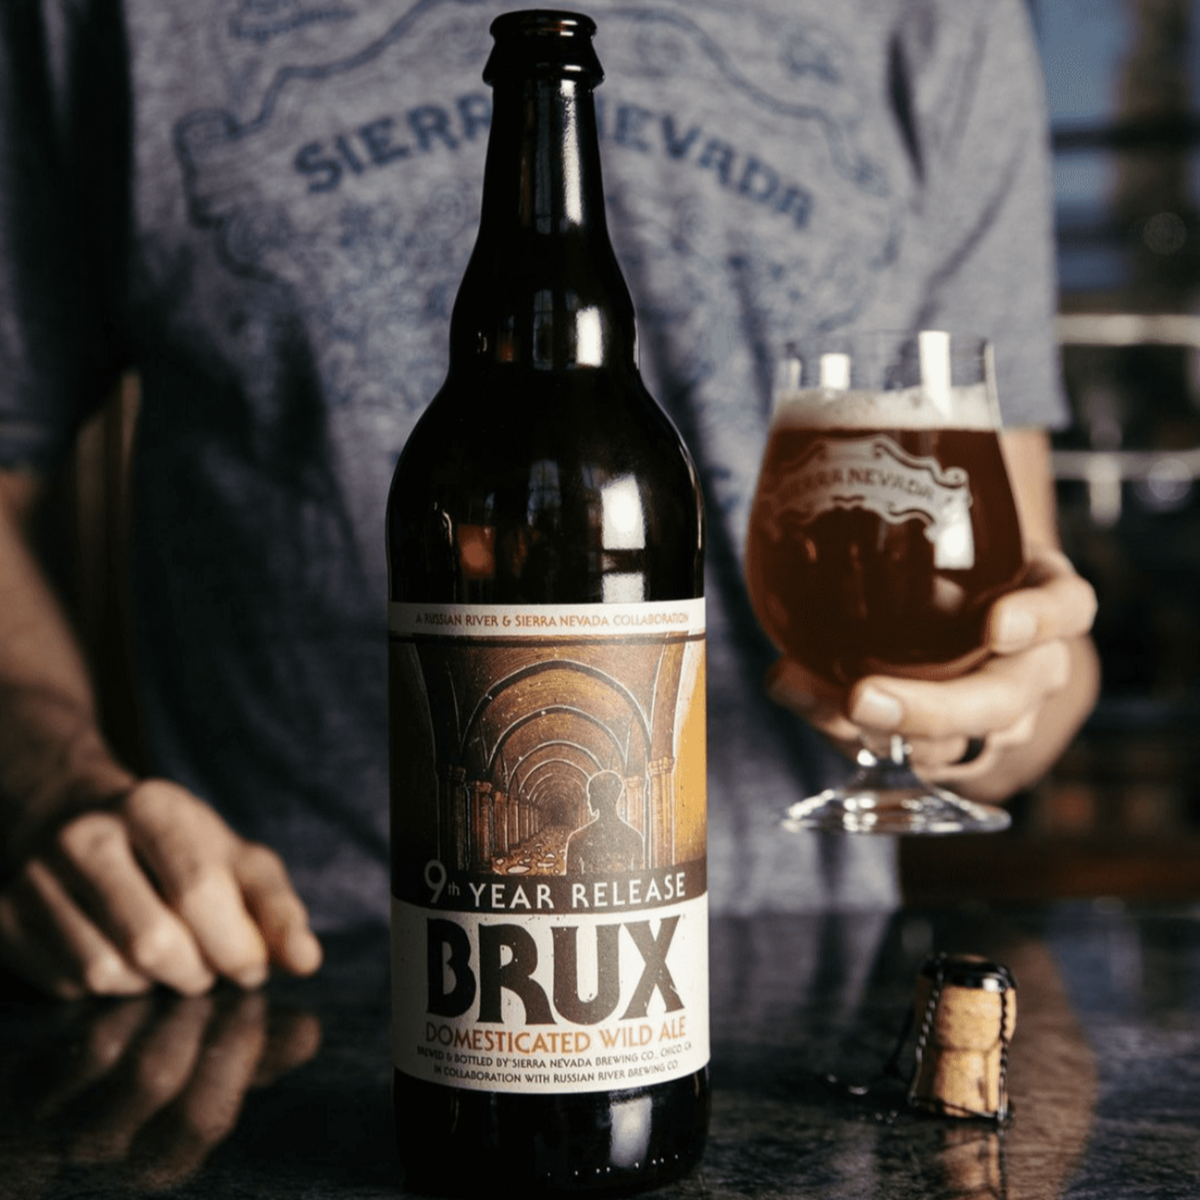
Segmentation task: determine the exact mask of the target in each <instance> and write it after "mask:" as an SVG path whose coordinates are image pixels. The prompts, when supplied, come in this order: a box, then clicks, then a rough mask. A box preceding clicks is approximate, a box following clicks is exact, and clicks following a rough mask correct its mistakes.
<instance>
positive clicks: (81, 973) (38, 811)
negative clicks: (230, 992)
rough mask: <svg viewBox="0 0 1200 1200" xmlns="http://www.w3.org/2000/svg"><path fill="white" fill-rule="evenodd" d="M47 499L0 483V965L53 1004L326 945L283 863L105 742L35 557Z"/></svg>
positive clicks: (21, 485)
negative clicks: (127, 762) (36, 525)
mask: <svg viewBox="0 0 1200 1200" xmlns="http://www.w3.org/2000/svg"><path fill="white" fill-rule="evenodd" d="M41 491H42V487H41V484H40V482H39V480H38V479H37V477H36V476H33V475H30V474H25V473H20V472H12V471H0V709H2V710H3V713H4V719H3V721H2V722H0V844H2V845H3V858H2V859H0V964H2V965H4V966H7V967H8V968H9V969H11V970H13V971H15V972H16V973H17V974H19V975H21V976H23V977H25V978H27V979H28V980H30V981H31V982H32V983H34V984H36V985H37V986H39V987H41V988H42V989H44V990H45V991H48V992H50V993H52V994H55V995H59V996H74V995H79V994H81V993H83V992H88V991H91V992H102V993H116V994H129V993H135V992H140V991H144V990H146V989H148V988H150V987H152V986H153V985H154V984H155V983H164V984H167V985H168V986H171V987H174V988H176V989H177V990H179V991H182V992H189V993H195V992H201V991H204V990H205V989H207V988H208V987H210V986H211V985H212V983H213V982H214V981H215V979H216V978H217V977H218V976H225V977H228V978H230V979H233V980H235V981H237V982H240V983H242V984H244V985H247V986H252V985H254V984H257V983H260V982H261V981H262V980H263V978H265V975H266V972H267V969H268V964H270V963H276V964H278V965H280V966H282V967H284V968H286V969H289V970H292V971H297V972H308V971H312V970H315V969H316V967H317V965H318V963H319V961H320V948H319V946H318V945H317V943H316V940H315V939H314V938H313V936H312V934H311V932H310V931H309V929H308V922H307V915H306V914H305V911H304V907H303V905H302V904H301V902H300V900H299V898H298V897H297V896H296V894H295V892H294V891H293V890H292V887H291V884H290V882H289V881H288V878H287V874H286V871H285V869H284V867H283V864H282V863H281V862H280V861H279V859H278V858H277V857H276V856H275V855H274V854H273V853H272V852H271V851H269V850H267V849H266V848H265V847H262V846H258V845H255V844H253V843H249V842H246V841H245V840H243V839H242V838H240V837H238V835H237V834H236V833H234V831H233V830H231V829H230V828H229V827H228V825H226V824H225V822H224V821H223V820H221V818H220V817H219V816H218V815H217V814H216V813H215V812H214V811H213V810H212V809H211V808H210V807H209V806H208V805H206V804H204V803H203V802H202V801H200V800H198V799H197V798H196V797H195V796H192V795H191V794H190V793H189V792H187V791H185V790H184V789H183V788H180V787H177V786H176V785H174V784H171V783H167V782H165V781H162V780H145V781H139V780H138V779H136V778H135V777H134V776H133V775H132V774H131V773H130V772H129V771H128V770H126V769H125V768H124V767H123V766H122V765H121V764H120V763H119V762H117V761H116V759H115V758H114V756H113V754H112V752H111V751H110V749H109V747H108V746H107V744H106V742H105V740H104V737H103V735H102V734H101V732H100V728H99V722H98V717H97V713H96V706H95V701H94V698H93V694H92V689H91V684H90V682H89V679H88V674H87V669H86V667H85V664H84V661H83V658H82V655H81V653H80V651H79V649H78V647H77V645H76V642H75V639H74V636H73V634H72V632H71V629H70V626H69V623H68V622H67V620H66V618H65V616H64V615H63V613H62V610H61V609H60V607H59V605H58V603H57V601H56V599H55V597H54V595H53V592H52V590H51V588H50V587H49V585H48V584H47V582H46V580H45V577H44V575H43V573H42V571H41V569H40V566H39V564H38V562H37V559H36V557H35V555H34V553H33V552H32V550H31V547H30V541H29V537H28V530H29V524H30V521H31V518H32V515H33V512H34V510H35V508H36V505H37V502H38V500H39V498H40V495H41Z"/></svg>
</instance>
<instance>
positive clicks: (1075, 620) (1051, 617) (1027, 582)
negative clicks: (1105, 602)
mask: <svg viewBox="0 0 1200 1200" xmlns="http://www.w3.org/2000/svg"><path fill="white" fill-rule="evenodd" d="M1095 617H1096V593H1095V591H1094V590H1093V589H1092V586H1091V584H1090V583H1088V582H1087V580H1086V579H1083V578H1082V577H1081V576H1080V575H1078V574H1077V573H1076V571H1075V568H1074V567H1073V566H1072V565H1071V562H1070V560H1069V559H1068V558H1067V557H1066V555H1064V554H1062V553H1060V552H1059V551H1057V550H1049V549H1041V550H1037V551H1035V552H1034V553H1033V554H1032V556H1031V558H1030V561H1029V565H1028V568H1027V570H1026V574H1025V579H1024V581H1023V585H1022V586H1021V587H1020V588H1019V589H1018V590H1016V591H1014V592H1009V593H1008V594H1007V595H1005V596H1001V597H1000V599H999V600H997V601H996V603H995V604H994V605H993V606H992V610H991V613H990V614H989V616H988V627H987V633H986V635H985V636H986V639H987V643H988V646H989V647H990V648H991V649H992V650H993V651H994V652H995V653H997V654H1014V653H1016V652H1018V651H1021V650H1024V649H1026V648H1028V647H1029V646H1031V645H1033V644H1034V643H1035V642H1039V641H1051V640H1053V639H1056V638H1075V637H1081V636H1083V635H1084V634H1085V633H1087V632H1088V630H1090V629H1091V627H1092V622H1093V621H1094V620H1095Z"/></svg>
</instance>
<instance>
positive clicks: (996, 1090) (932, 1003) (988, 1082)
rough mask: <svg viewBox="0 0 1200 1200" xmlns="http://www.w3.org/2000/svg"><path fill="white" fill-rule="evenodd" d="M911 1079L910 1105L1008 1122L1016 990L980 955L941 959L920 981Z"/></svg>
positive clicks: (1001, 969)
mask: <svg viewBox="0 0 1200 1200" xmlns="http://www.w3.org/2000/svg"><path fill="white" fill-rule="evenodd" d="M913 1023H914V1027H915V1028H916V1031H917V1045H916V1060H917V1061H916V1071H915V1072H914V1074H913V1080H912V1085H911V1088H910V1090H909V1095H908V1100H909V1103H910V1104H911V1105H912V1106H913V1107H915V1108H919V1109H922V1110H923V1111H925V1112H932V1113H937V1114H939V1115H941V1116H951V1117H989V1118H992V1119H994V1120H1003V1119H1004V1118H1006V1117H1007V1116H1008V1089H1007V1080H1006V1076H1007V1071H1008V1044H1009V1042H1010V1041H1011V1040H1012V1035H1013V1030H1014V1029H1015V1028H1016V1023H1017V984H1016V980H1015V979H1014V978H1013V976H1012V974H1011V972H1010V971H1009V970H1008V968H1007V967H1004V966H1001V965H1000V964H999V963H994V962H989V961H988V960H987V959H984V958H981V957H979V956H977V955H950V954H939V955H936V956H935V957H933V958H931V959H929V960H928V961H927V962H926V963H925V965H924V966H923V967H922V968H921V973H920V975H919V976H918V978H917V994H916V1000H915V1011H914V1021H913Z"/></svg>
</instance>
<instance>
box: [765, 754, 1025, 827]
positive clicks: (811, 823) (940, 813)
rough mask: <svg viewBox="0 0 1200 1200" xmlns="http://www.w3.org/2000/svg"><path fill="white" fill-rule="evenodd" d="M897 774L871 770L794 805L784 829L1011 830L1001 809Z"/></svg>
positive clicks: (788, 812) (1008, 818)
mask: <svg viewBox="0 0 1200 1200" xmlns="http://www.w3.org/2000/svg"><path fill="white" fill-rule="evenodd" d="M889 765H890V764H889ZM896 774H897V772H896V771H894V770H891V771H883V772H879V771H878V770H877V768H873V767H869V768H866V769H864V770H862V771H859V772H858V774H857V775H855V776H854V777H853V778H852V779H851V780H849V781H848V782H847V783H846V784H844V785H843V786H841V787H836V788H830V789H828V790H827V791H824V792H821V793H820V794H819V795H816V796H810V797H809V798H808V799H807V800H801V801H799V802H798V803H796V804H793V805H792V806H791V808H789V809H788V810H787V813H786V814H785V815H784V818H783V827H784V828H785V829H787V830H789V831H790V832H793V833H794V832H798V831H799V830H807V829H819V830H824V831H826V832H828V833H892V834H946V833H998V832H999V831H1000V830H1002V829H1007V828H1008V827H1009V825H1010V824H1012V818H1011V817H1010V816H1009V814H1008V813H1007V812H1005V811H1004V810H1003V809H1000V808H992V807H991V806H990V805H987V804H977V803H976V802H975V801H973V800H964V799H963V798H962V797H961V796H956V795H955V794H954V793H953V792H948V791H946V790H945V789H944V788H939V787H935V786H933V785H932V784H927V783H924V782H922V781H921V780H919V779H917V778H916V776H914V775H911V774H910V773H908V772H907V771H905V772H903V775H904V778H902V779H897V778H895V776H896ZM880 776H882V777H880Z"/></svg>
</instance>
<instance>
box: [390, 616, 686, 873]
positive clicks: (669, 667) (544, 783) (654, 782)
mask: <svg viewBox="0 0 1200 1200" xmlns="http://www.w3.org/2000/svg"><path fill="white" fill-rule="evenodd" d="M415 653H416V659H417V661H418V663H419V673H420V683H421V687H422V690H423V705H422V707H423V708H424V710H425V711H424V712H423V713H420V714H419V717H420V718H421V721H420V724H422V725H424V726H425V730H426V731H427V732H426V735H427V736H429V737H431V738H432V742H433V751H434V755H433V757H434V761H435V763H436V777H437V778H436V791H437V800H436V805H434V806H432V807H434V808H435V809H436V811H435V812H430V811H428V808H426V810H425V811H424V812H413V813H412V814H411V816H412V817H413V818H414V819H415V821H417V822H418V823H419V824H420V825H421V826H423V827H424V828H423V829H422V830H421V832H422V833H423V834H424V835H425V836H424V838H423V839H422V840H424V841H425V842H426V845H427V846H429V848H430V850H433V844H434V843H436V853H435V855H434V856H435V857H437V858H438V859H439V860H440V861H441V862H443V863H445V864H446V865H447V866H448V867H451V868H453V869H457V870H460V871H470V872H487V873H496V874H512V875H521V874H529V875H548V874H562V873H564V871H565V870H566V857H565V844H566V840H567V838H569V836H570V835H571V834H572V833H573V832H575V831H576V830H579V829H581V828H583V827H585V826H587V825H589V823H591V822H593V821H594V820H595V819H596V816H597V814H596V812H595V811H594V810H593V808H591V807H590V806H589V800H588V784H589V781H590V780H592V779H593V778H594V777H595V776H598V775H600V774H601V773H603V772H615V773H616V774H617V775H618V776H619V777H620V780H621V782H622V784H623V786H622V787H621V790H620V797H619V800H618V802H617V816H618V817H619V819H620V821H621V822H622V823H623V824H624V825H625V826H627V827H630V828H632V829H633V830H635V831H636V833H637V834H638V835H639V836H640V838H641V846H642V850H641V861H638V862H631V863H630V867H631V869H643V868H644V869H651V868H654V867H658V866H666V865H670V864H673V863H678V862H682V861H690V860H692V859H693V858H698V857H700V856H702V854H703V839H704V833H705V831H704V828H703V797H702V794H701V796H700V797H699V799H698V801H697V804H696V805H695V806H694V807H693V806H689V805H688V804H687V803H683V804H682V805H681V804H680V802H679V791H680V780H679V779H678V777H677V775H678V771H679V766H680V764H679V756H680V746H681V745H684V746H687V745H688V743H689V739H690V740H691V741H695V740H696V739H697V738H698V739H699V740H701V742H702V739H703V715H702V713H703V683H704V681H703V642H702V640H699V639H693V638H689V637H687V636H682V635H681V636H669V637H664V638H654V639H644V640H643V639H629V640H627V641H621V642H612V641H608V640H605V641H603V642H601V641H599V640H596V639H592V640H589V641H580V642H570V643H563V642H536V641H527V642H523V643H520V644H508V645H497V644H495V643H494V642H493V643H485V642H466V643H464V642H462V641H458V642H451V641H430V642H420V643H418V644H417V645H416V646H415ZM410 661H411V660H410ZM414 682H415V681H414ZM409 694H410V697H412V692H411V691H410V693H409ZM412 699H415V697H412ZM412 699H410V701H409V703H410V705H411V704H412ZM697 713H699V728H698V729H697V728H696V722H697ZM417 715H418V714H414V716H417ZM689 725H690V727H691V733H690V735H689ZM684 753H685V755H690V756H692V757H693V758H694V756H695V755H696V754H697V753H698V754H699V755H700V756H701V759H700V763H701V766H700V770H701V771H702V754H703V747H702V745H701V746H699V747H697V746H695V745H692V746H690V748H689V749H685V751H684ZM692 769H693V770H695V767H694V765H693V766H692ZM430 782H432V781H430ZM701 791H702V789H701ZM416 832H417V830H416V829H414V828H412V827H411V826H410V827H409V828H408V829H407V830H406V834H407V835H409V836H411V835H412V834H413V833H416Z"/></svg>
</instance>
